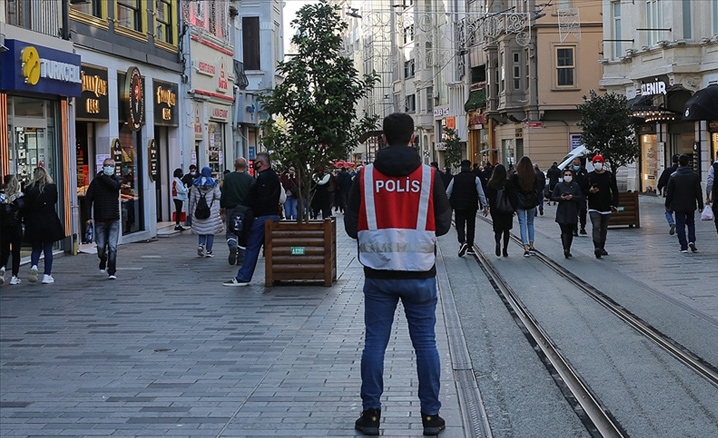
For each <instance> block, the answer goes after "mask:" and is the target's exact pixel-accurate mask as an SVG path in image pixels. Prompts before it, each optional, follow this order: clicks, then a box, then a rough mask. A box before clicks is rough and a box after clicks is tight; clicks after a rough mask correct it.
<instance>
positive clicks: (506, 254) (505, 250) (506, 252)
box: [504, 248, 509, 257]
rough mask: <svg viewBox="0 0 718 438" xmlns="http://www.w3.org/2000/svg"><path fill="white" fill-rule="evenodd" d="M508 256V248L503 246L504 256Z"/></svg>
mask: <svg viewBox="0 0 718 438" xmlns="http://www.w3.org/2000/svg"><path fill="white" fill-rule="evenodd" d="M508 256H509V250H508V248H504V257H508Z"/></svg>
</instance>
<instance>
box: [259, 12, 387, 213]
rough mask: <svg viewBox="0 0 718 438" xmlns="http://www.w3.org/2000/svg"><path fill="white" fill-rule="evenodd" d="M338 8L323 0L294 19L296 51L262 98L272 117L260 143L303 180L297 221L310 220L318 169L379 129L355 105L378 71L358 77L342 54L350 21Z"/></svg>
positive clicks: (342, 155)
mask: <svg viewBox="0 0 718 438" xmlns="http://www.w3.org/2000/svg"><path fill="white" fill-rule="evenodd" d="M338 11H339V7H338V6H331V5H329V4H328V3H327V0H322V1H321V2H320V3H316V4H309V5H305V6H303V7H302V8H301V9H300V10H299V11H298V12H297V18H296V19H294V20H293V21H292V26H293V27H295V28H296V29H297V31H296V33H295V35H294V36H293V37H292V44H294V45H295V46H296V55H294V56H292V57H291V58H289V59H288V60H287V61H283V62H280V63H279V66H278V67H277V72H278V73H279V75H280V76H282V77H283V78H284V80H283V81H282V83H281V84H279V85H277V86H276V87H275V88H274V89H273V90H270V91H268V92H267V93H264V94H262V95H261V96H260V97H259V102H260V103H261V104H262V107H263V108H262V109H263V111H265V112H267V113H269V114H271V115H272V117H270V118H269V119H268V120H265V121H263V122H262V123H261V127H262V129H263V131H264V135H263V137H262V139H261V143H262V145H263V146H264V147H266V149H267V150H268V151H270V153H271V154H272V156H273V158H275V159H278V160H279V161H281V162H283V163H285V164H293V165H294V166H295V169H296V172H297V176H298V178H299V182H300V193H298V205H299V207H298V208H297V210H298V212H297V219H298V221H299V222H302V221H305V222H306V221H307V220H308V218H306V217H305V214H304V213H305V212H304V209H303V208H301V206H302V205H311V198H312V192H311V187H312V175H313V174H314V172H315V171H316V170H317V169H318V168H320V167H321V168H329V166H330V164H331V162H332V161H334V160H337V159H342V160H344V159H346V158H347V157H348V156H349V155H350V153H351V151H352V150H353V149H354V147H355V146H356V145H357V139H358V138H359V135H360V134H361V133H364V132H366V131H370V130H374V129H376V124H377V121H378V117H377V116H374V117H370V116H368V115H367V114H366V113H365V114H364V115H363V116H362V117H361V118H359V117H358V115H357V113H356V109H355V106H356V103H357V102H358V101H360V100H361V99H363V98H364V97H365V96H367V95H368V93H369V92H370V91H371V90H372V89H373V88H374V85H375V84H376V83H377V82H378V75H377V74H376V73H375V72H372V74H365V75H363V76H361V77H360V75H359V72H357V70H356V69H355V68H354V65H353V62H352V60H351V59H350V58H348V57H345V56H342V55H341V51H342V37H341V32H342V31H343V30H345V29H346V28H347V24H346V22H343V21H342V20H341V18H340V16H339V13H338ZM304 200H306V204H305V203H304Z"/></svg>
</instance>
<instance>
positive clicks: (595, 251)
mask: <svg viewBox="0 0 718 438" xmlns="http://www.w3.org/2000/svg"><path fill="white" fill-rule="evenodd" d="M593 254H594V255H595V256H596V258H597V259H600V258H601V256H602V255H603V251H601V248H596V249H594V250H593Z"/></svg>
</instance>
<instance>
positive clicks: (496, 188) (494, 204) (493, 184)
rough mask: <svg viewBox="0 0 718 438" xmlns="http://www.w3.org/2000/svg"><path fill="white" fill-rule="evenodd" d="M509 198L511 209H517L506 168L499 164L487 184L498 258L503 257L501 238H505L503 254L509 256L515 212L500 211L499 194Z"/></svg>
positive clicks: (487, 196)
mask: <svg viewBox="0 0 718 438" xmlns="http://www.w3.org/2000/svg"><path fill="white" fill-rule="evenodd" d="M500 192H501V196H507V197H508V199H509V203H510V204H511V208H512V209H513V210H515V209H516V198H515V196H514V189H513V184H511V182H510V181H509V180H508V179H507V175H506V167H504V165H503V164H497V165H496V167H494V170H493V172H492V173H491V178H490V179H489V182H488V183H486V198H487V199H488V200H489V211H490V212H491V220H492V221H493V226H494V240H495V241H496V256H497V257H499V256H501V236H503V240H504V245H503V254H504V257H508V256H509V252H508V247H509V239H510V238H511V228H512V227H513V226H514V211H513V210H512V211H501V210H499V205H498V204H499V193H500Z"/></svg>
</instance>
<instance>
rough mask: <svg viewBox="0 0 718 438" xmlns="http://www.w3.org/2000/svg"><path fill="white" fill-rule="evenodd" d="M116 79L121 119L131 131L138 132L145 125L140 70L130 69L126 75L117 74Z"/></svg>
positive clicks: (142, 85)
mask: <svg viewBox="0 0 718 438" xmlns="http://www.w3.org/2000/svg"><path fill="white" fill-rule="evenodd" d="M117 79H118V81H117V83H118V85H119V86H120V108H121V110H123V112H124V114H122V117H123V119H124V120H125V121H126V122H127V125H128V126H129V127H130V129H131V130H133V131H139V130H140V128H142V125H144V124H145V82H144V80H143V79H142V75H141V74H140V69H139V68H137V67H130V68H129V69H128V70H127V73H124V74H123V73H119V74H118V75H117Z"/></svg>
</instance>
